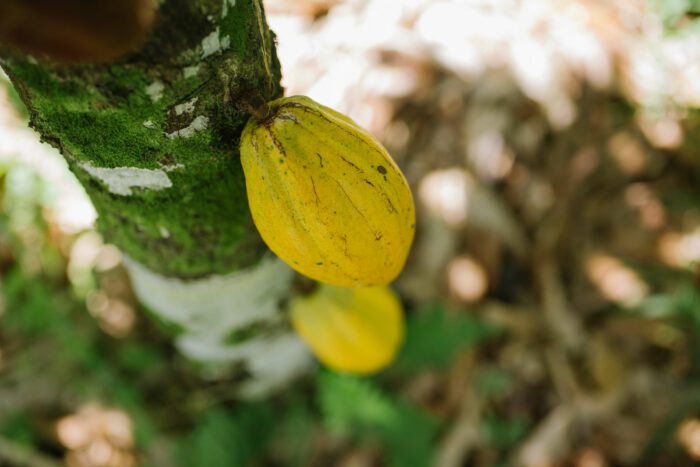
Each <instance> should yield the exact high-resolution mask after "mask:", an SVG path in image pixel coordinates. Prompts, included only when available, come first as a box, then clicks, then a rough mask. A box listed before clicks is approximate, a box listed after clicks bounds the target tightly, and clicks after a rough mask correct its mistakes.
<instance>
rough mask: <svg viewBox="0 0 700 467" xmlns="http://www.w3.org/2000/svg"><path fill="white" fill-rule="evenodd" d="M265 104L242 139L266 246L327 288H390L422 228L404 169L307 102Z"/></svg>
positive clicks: (351, 125) (347, 123) (348, 125)
mask: <svg viewBox="0 0 700 467" xmlns="http://www.w3.org/2000/svg"><path fill="white" fill-rule="evenodd" d="M268 105H269V112H268V114H267V116H265V117H263V118H260V119H257V118H255V117H253V118H251V119H250V121H249V122H248V124H247V125H246V127H245V129H244V131H243V134H242V137H241V162H242V165H243V171H244V173H245V179H246V187H247V192H248V203H249V205H250V210H251V213H252V215H253V220H254V222H255V225H256V227H257V228H258V231H259V232H260V235H261V236H262V238H263V240H264V241H265V243H266V244H267V246H268V247H269V248H270V249H271V250H272V251H274V252H275V254H277V256H279V257H280V258H282V259H283V260H284V261H285V262H287V263H288V264H289V265H290V266H291V267H292V268H294V269H296V270H297V271H299V272H301V273H302V274H304V275H306V276H308V277H311V278H313V279H316V280H318V281H321V282H326V283H329V284H334V285H339V286H343V287H365V286H375V285H384V284H387V283H389V282H391V281H392V280H393V279H394V278H395V277H396V276H397V275H398V274H399V272H401V269H402V268H403V266H404V263H405V262H406V257H407V256H408V252H409V249H410V247H411V242H412V241H413V233H414V229H415V209H414V206H413V197H412V196H411V190H410V189H409V187H408V184H407V183H406V179H405V178H404V176H403V174H402V173H401V170H400V169H399V168H398V167H397V166H396V164H395V163H394V161H393V160H392V159H391V156H390V155H389V153H387V151H386V150H385V149H384V148H383V147H382V145H381V144H380V143H379V142H378V141H377V140H376V139H375V138H374V137H372V136H371V135H370V134H369V133H368V132H367V131H365V130H364V129H362V128H361V127H360V126H358V125H357V124H356V123H355V122H353V121H352V120H350V119H349V118H348V117H346V116H344V115H342V114H340V113H338V112H336V111H334V110H332V109H329V108H328V107H324V106H323V105H321V104H318V103H317V102H314V101H313V100H311V99H309V98H308V97H303V96H294V97H287V98H282V99H278V100H275V101H273V102H271V103H269V104H268Z"/></svg>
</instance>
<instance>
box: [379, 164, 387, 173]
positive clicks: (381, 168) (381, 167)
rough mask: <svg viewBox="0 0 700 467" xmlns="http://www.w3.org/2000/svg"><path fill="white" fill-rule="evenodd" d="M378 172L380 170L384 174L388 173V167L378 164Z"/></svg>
mask: <svg viewBox="0 0 700 467" xmlns="http://www.w3.org/2000/svg"><path fill="white" fill-rule="evenodd" d="M377 172H379V173H380V174H382V175H386V169H385V168H384V166H383V165H378V166H377Z"/></svg>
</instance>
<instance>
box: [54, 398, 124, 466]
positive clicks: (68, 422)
mask: <svg viewBox="0 0 700 467" xmlns="http://www.w3.org/2000/svg"><path fill="white" fill-rule="evenodd" d="M56 433H57V435H58V439H59V441H60V442H61V443H62V444H63V445H64V446H65V447H66V449H67V450H68V452H67V453H66V457H65V460H66V464H67V465H68V466H69V467H130V466H135V465H136V457H135V456H134V453H133V448H134V439H133V434H132V424H131V419H130V418H129V416H128V415H127V414H126V413H124V412H122V411H120V410H116V409H105V408H102V407H100V406H99V405H94V404H87V405H84V406H82V407H81V408H80V409H78V410H77V411H76V412H75V413H74V414H72V415H67V416H65V417H63V418H61V419H60V420H59V421H58V422H57V424H56Z"/></svg>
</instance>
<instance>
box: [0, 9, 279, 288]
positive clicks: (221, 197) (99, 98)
mask: <svg viewBox="0 0 700 467" xmlns="http://www.w3.org/2000/svg"><path fill="white" fill-rule="evenodd" d="M161 3H162V4H161V6H160V11H159V14H158V20H157V23H156V26H155V29H154V30H153V32H152V34H151V36H150V38H149V40H148V42H147V43H146V44H145V45H144V47H143V48H142V49H141V50H139V51H137V52H135V53H133V54H132V55H130V56H127V57H126V58H124V59H123V60H121V61H119V62H118V63H113V64H109V65H99V66H65V65H55V64H51V63H45V62H39V61H37V60H35V59H33V58H31V57H26V56H21V55H18V54H12V53H11V52H9V51H0V52H1V54H0V55H1V57H2V58H0V64H1V65H2V67H3V69H4V70H5V71H6V72H7V74H8V75H9V76H10V78H11V79H12V82H13V84H14V85H15V87H16V88H17V90H18V91H19V93H20V95H21V96H22V99H23V101H24V103H25V104H26V105H27V108H28V109H29V112H30V114H31V119H30V122H31V126H32V127H33V128H34V129H35V130H36V131H37V132H38V133H39V134H40V135H41V136H42V138H43V140H45V141H46V142H48V143H50V144H52V145H53V146H55V147H57V148H58V149H59V150H60V151H61V152H62V153H63V155H64V156H65V157H66V159H67V160H68V163H69V165H70V168H71V170H72V171H73V172H74V173H75V174H76V176H77V177H78V179H79V180H80V182H81V183H82V184H83V186H84V187H85V189H86V190H87V192H88V194H89V196H90V198H91V199H92V201H93V203H94V204H95V207H96V208H97V211H98V213H99V219H98V228H99V230H100V231H101V232H102V234H103V235H104V237H105V238H106V240H107V241H109V242H111V243H114V244H116V245H117V246H119V247H120V248H121V249H122V250H123V251H124V252H125V253H126V254H127V255H128V256H129V257H131V258H132V259H133V260H135V261H137V262H138V263H140V264H142V265H145V266H146V267H148V268H149V269H151V270H152V271H154V272H156V273H159V274H162V275H164V276H172V277H179V278H183V279H194V278H200V277H205V276H207V275H210V274H221V273H227V272H231V271H235V270H238V269H241V268H245V267H247V266H250V265H252V264H254V263H256V262H257V261H258V260H259V259H260V257H261V255H262V254H263V252H264V251H265V248H264V246H263V245H262V243H261V242H260V240H259V236H258V234H257V232H256V231H255V228H254V226H253V224H252V222H251V221H250V216H249V212H248V207H247V202H246V196H245V184H244V179H243V173H242V170H241V167H240V162H239V157H238V147H237V146H238V140H239V136H240V132H241V130H242V128H243V125H244V123H245V121H246V119H247V115H246V114H245V112H244V111H241V109H240V105H241V104H240V103H241V102H242V101H244V100H247V99H251V96H258V97H260V98H262V99H271V98H274V97H277V96H279V95H280V94H281V88H280V86H279V78H280V71H279V63H278V62H277V59H276V55H275V52H274V37H273V35H272V33H271V32H270V31H269V29H268V27H267V24H266V22H265V18H264V14H263V8H262V5H261V3H260V0H238V1H235V0H223V2H222V0H167V1H165V2H161Z"/></svg>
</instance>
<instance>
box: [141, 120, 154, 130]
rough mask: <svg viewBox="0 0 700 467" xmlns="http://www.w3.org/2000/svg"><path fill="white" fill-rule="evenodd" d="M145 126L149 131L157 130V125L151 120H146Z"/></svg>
mask: <svg viewBox="0 0 700 467" xmlns="http://www.w3.org/2000/svg"><path fill="white" fill-rule="evenodd" d="M143 126H144V127H146V128H148V129H149V130H155V128H156V124H155V123H153V122H152V121H150V120H146V121H145V122H143Z"/></svg>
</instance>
